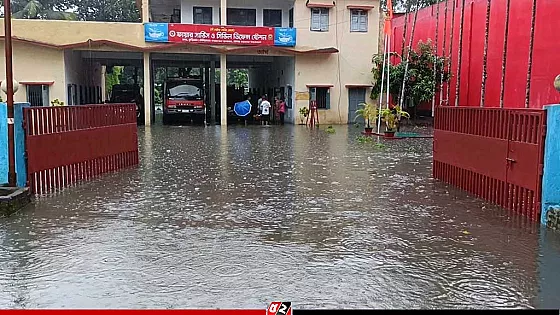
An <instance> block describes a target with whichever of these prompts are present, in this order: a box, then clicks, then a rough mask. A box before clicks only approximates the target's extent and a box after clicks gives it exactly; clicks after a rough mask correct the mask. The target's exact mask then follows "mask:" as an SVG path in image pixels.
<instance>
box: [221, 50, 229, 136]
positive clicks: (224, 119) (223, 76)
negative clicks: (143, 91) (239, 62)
mask: <svg viewBox="0 0 560 315" xmlns="http://www.w3.org/2000/svg"><path fill="white" fill-rule="evenodd" d="M220 117H221V121H220V124H221V125H222V126H227V55H226V54H221V55H220Z"/></svg>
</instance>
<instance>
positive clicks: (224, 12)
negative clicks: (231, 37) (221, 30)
mask: <svg viewBox="0 0 560 315" xmlns="http://www.w3.org/2000/svg"><path fill="white" fill-rule="evenodd" d="M220 8H221V9H220V19H221V23H220V24H222V25H227V0H221V4H220Z"/></svg>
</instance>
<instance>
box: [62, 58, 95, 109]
mask: <svg viewBox="0 0 560 315" xmlns="http://www.w3.org/2000/svg"><path fill="white" fill-rule="evenodd" d="M101 75H102V73H101V65H100V64H99V63H97V62H89V61H88V60H85V59H82V56H81V52H80V51H72V50H66V51H64V79H65V82H64V91H65V95H64V98H63V99H64V100H65V101H64V102H65V103H66V104H70V102H69V100H68V84H75V85H76V91H75V92H74V93H76V95H77V101H78V103H79V102H80V85H81V86H83V87H89V86H94V87H98V86H101V82H102V79H101ZM96 93H97V90H96ZM61 100H62V99H61ZM73 105H77V104H73Z"/></svg>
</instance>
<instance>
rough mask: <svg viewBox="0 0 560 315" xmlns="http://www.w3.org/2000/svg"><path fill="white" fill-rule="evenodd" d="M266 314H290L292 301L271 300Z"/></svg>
mask: <svg viewBox="0 0 560 315" xmlns="http://www.w3.org/2000/svg"><path fill="white" fill-rule="evenodd" d="M266 315H292V302H272V303H270V305H269V306H268V308H267V309H266Z"/></svg>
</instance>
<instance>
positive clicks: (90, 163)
mask: <svg viewBox="0 0 560 315" xmlns="http://www.w3.org/2000/svg"><path fill="white" fill-rule="evenodd" d="M24 124H25V135H26V140H25V141H26V153H27V174H28V175H27V178H28V186H30V189H31V190H32V191H33V192H34V193H37V194H45V193H50V192H53V191H54V190H57V189H61V188H63V187H66V186H68V185H71V184H74V183H76V182H78V181H82V180H88V179H90V178H93V177H95V176H98V175H101V174H104V173H107V172H113V171H116V170H119V169H123V168H126V167H130V166H133V165H137V164H138V140H137V126H136V105H135V104H109V105H83V106H60V107H28V108H25V110H24Z"/></svg>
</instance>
